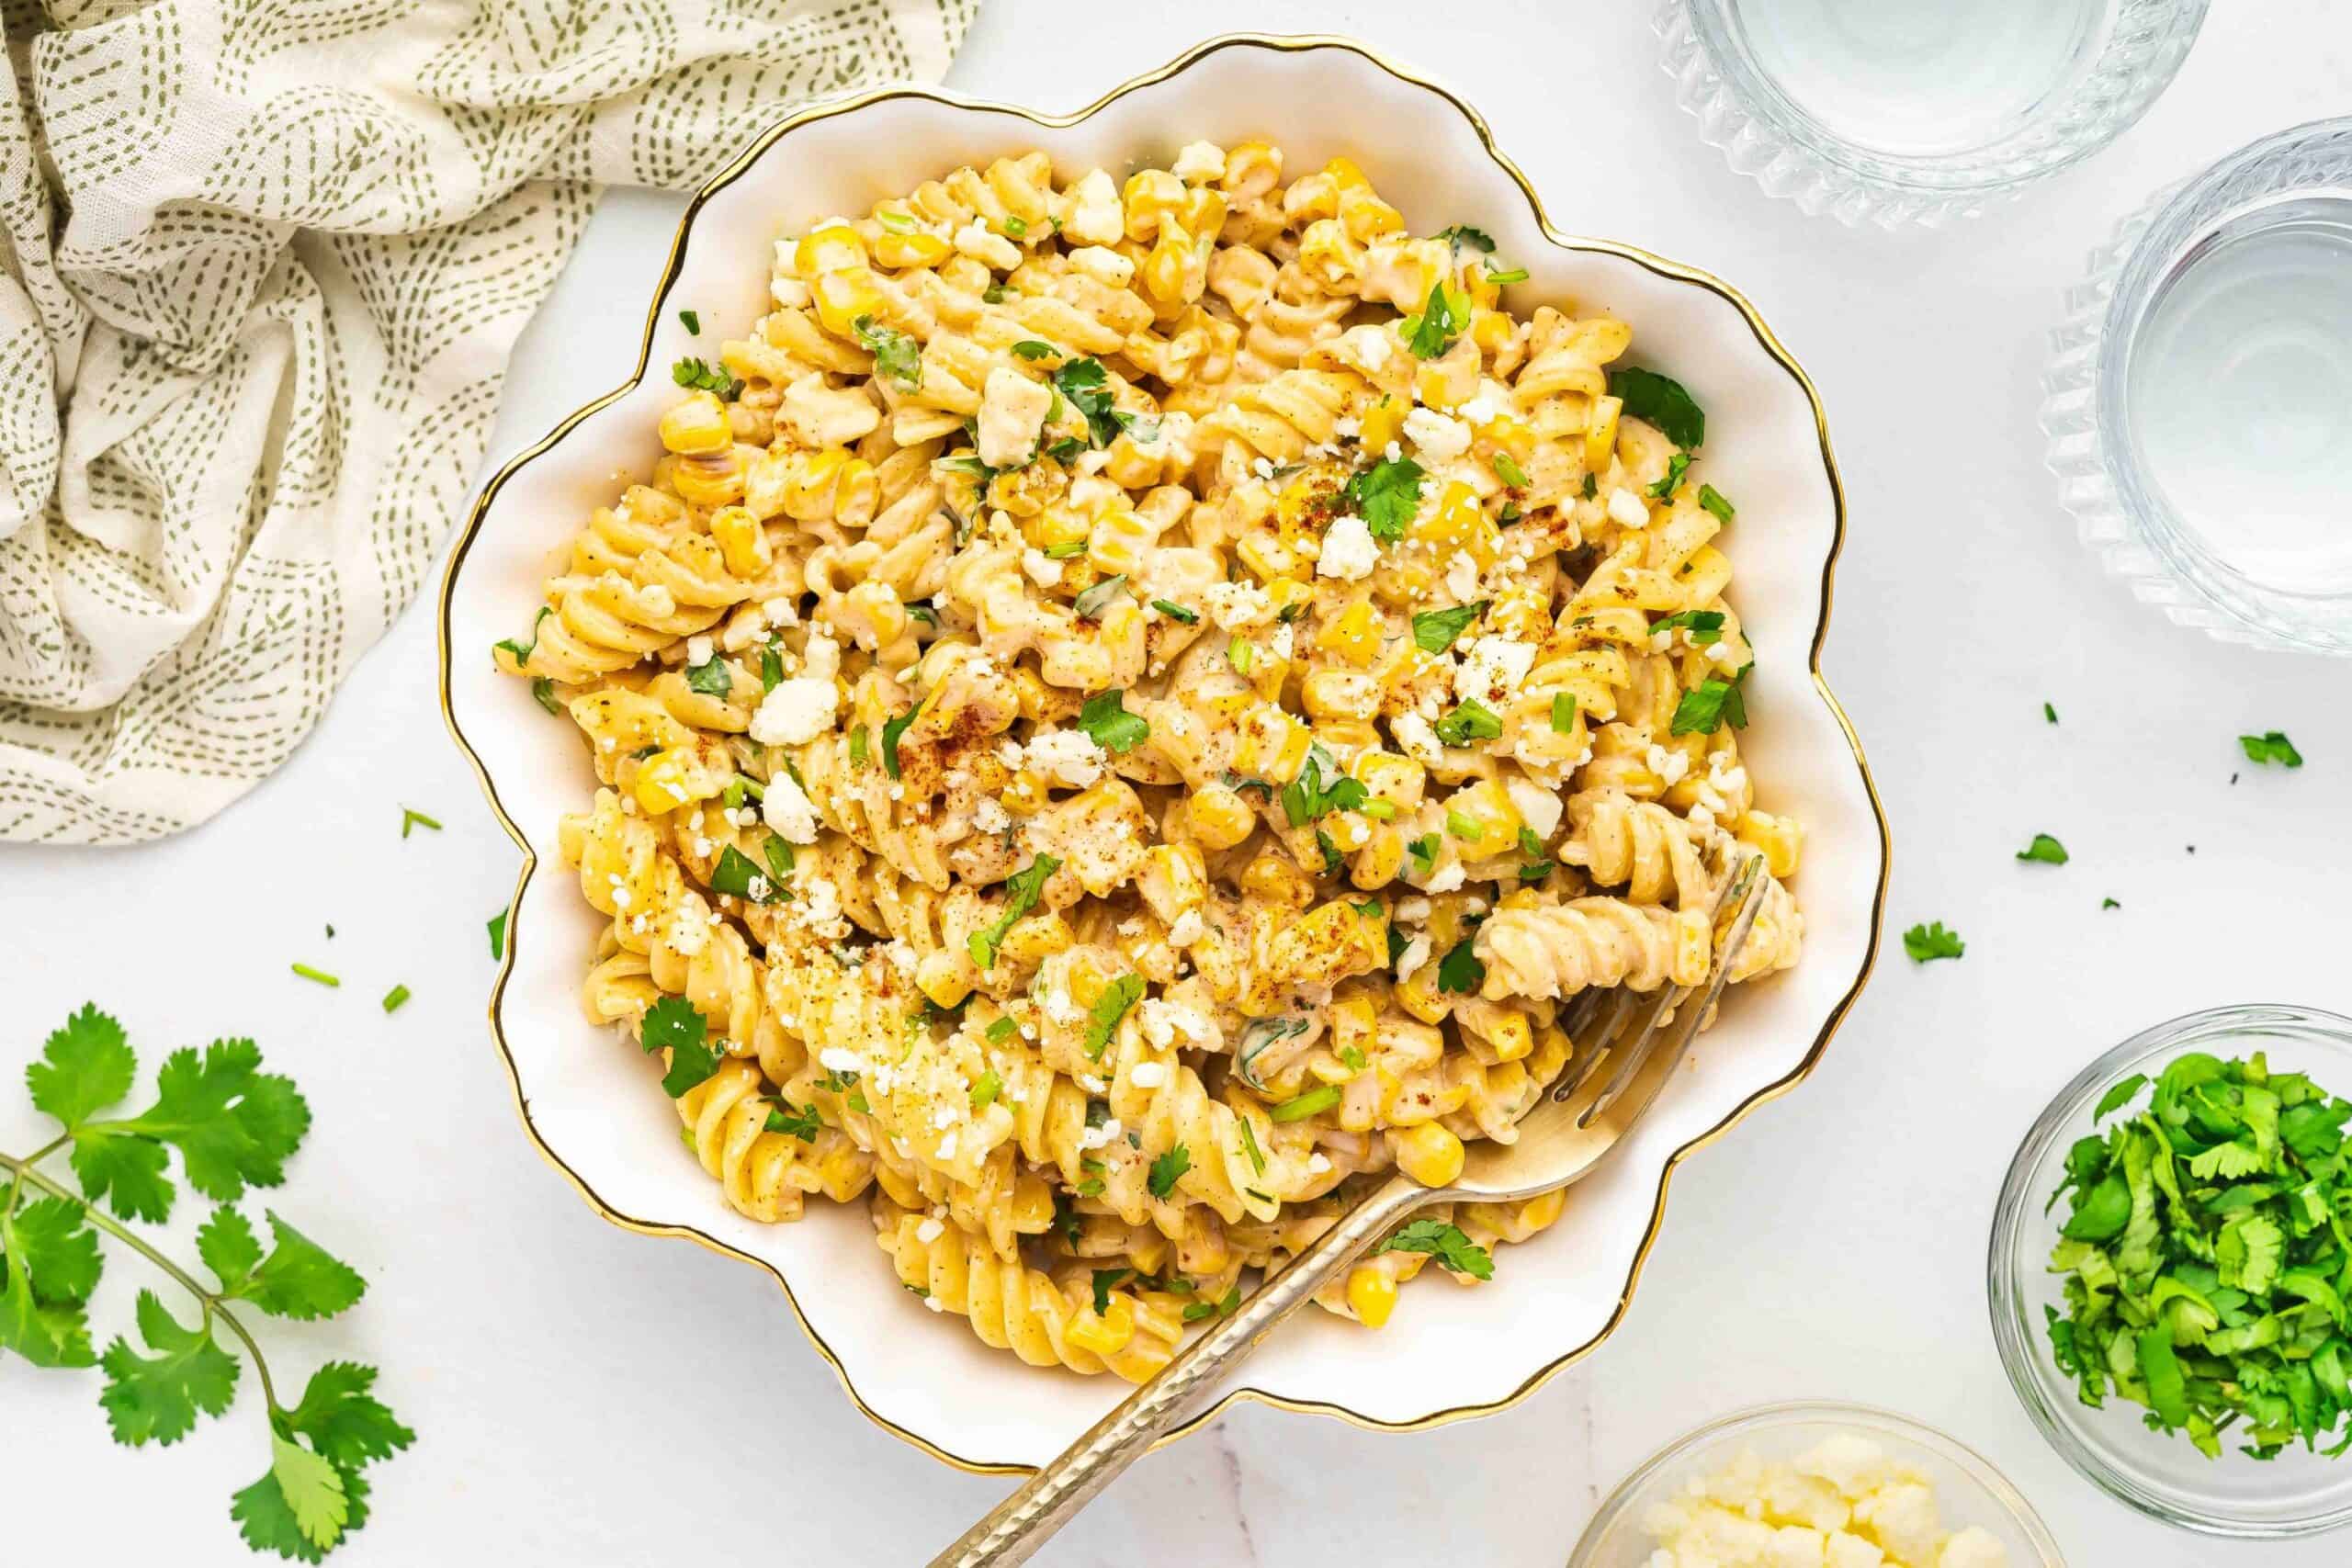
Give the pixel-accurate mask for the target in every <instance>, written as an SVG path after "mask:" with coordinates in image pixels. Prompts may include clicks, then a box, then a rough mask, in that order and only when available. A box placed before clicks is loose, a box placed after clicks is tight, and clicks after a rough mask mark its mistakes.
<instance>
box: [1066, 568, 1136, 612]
mask: <svg viewBox="0 0 2352 1568" xmlns="http://www.w3.org/2000/svg"><path fill="white" fill-rule="evenodd" d="M1125 592H1127V574H1126V573H1125V572H1123V571H1122V572H1114V573H1113V574H1112V575H1111V576H1109V577H1106V578H1104V579H1103V581H1100V582H1098V583H1095V584H1094V585H1093V586H1092V587H1091V588H1088V589H1087V590H1086V591H1085V592H1081V593H1080V594H1079V596H1078V597H1077V599H1075V600H1074V601H1072V602H1071V604H1070V612H1071V613H1072V614H1073V615H1077V616H1078V618H1079V619H1080V620H1081V621H1099V620H1101V619H1102V618H1103V611H1105V610H1107V609H1109V608H1110V607H1111V602H1112V601H1113V600H1114V599H1116V598H1118V596H1119V595H1120V594H1122V593H1125Z"/></svg>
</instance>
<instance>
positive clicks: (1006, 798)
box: [998, 768, 1049, 817]
mask: <svg viewBox="0 0 2352 1568" xmlns="http://www.w3.org/2000/svg"><path fill="white" fill-rule="evenodd" d="M1048 798H1049V797H1048V795H1046V781H1045V780H1044V779H1042V778H1040V777H1038V776H1037V771H1036V770H1035V768H1023V769H1022V770H1021V771H1020V772H1019V773H1015V774H1013V775H1012V783H1011V784H1006V785H1005V786H1004V792H1003V794H1002V795H1000V796H999V797H998V799H999V803H1000V804H1001V805H1002V806H1003V807H1004V808H1005V809H1006V810H1007V811H1010V812H1012V814H1013V815H1014V816H1015V817H1029V816H1034V815H1035V813H1037V812H1040V811H1043V810H1044V809H1045V808H1046V800H1047V799H1048Z"/></svg>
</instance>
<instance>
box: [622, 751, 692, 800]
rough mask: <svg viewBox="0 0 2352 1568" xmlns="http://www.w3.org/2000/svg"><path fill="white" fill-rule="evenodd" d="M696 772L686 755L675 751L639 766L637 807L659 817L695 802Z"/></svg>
mask: <svg viewBox="0 0 2352 1568" xmlns="http://www.w3.org/2000/svg"><path fill="white" fill-rule="evenodd" d="M694 775H695V768H694V767H693V765H692V763H691V762H690V761H689V760H688V758H687V756H686V754H685V753H684V752H683V751H680V750H675V749H674V748H673V749H672V750H667V751H656V752H655V753H654V754H653V755H652V756H650V757H648V758H646V759H645V761H642V762H640V763H639V764H638V769H637V782H636V784H634V785H633V786H632V787H633V789H634V791H635V793H636V795H637V804H638V805H639V807H642V808H643V809H644V810H646V811H648V812H650V813H651V814H652V815H654V816H656V817H658V816H660V815H661V814H662V813H663V812H665V811H675V810H676V809H677V808H678V807H681V806H684V805H686V804H688V803H689V802H691V801H692V800H694V798H695V794H694Z"/></svg>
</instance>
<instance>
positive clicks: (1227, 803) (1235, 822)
mask: <svg viewBox="0 0 2352 1568" xmlns="http://www.w3.org/2000/svg"><path fill="white" fill-rule="evenodd" d="M1184 820H1185V825H1186V827H1187V828H1188V829H1190V830H1191V832H1192V835H1193V838H1194V839H1195V840H1199V842H1201V843H1202V844H1204V845H1205V846H1207V847H1208V848H1210V849H1212V850H1229V849H1231V848H1232V847H1233V846H1234V845H1236V844H1238V843H1239V842H1240V841H1241V840H1244V839H1246V838H1248V837H1249V836H1250V833H1251V832H1252V831H1253V830H1254V829H1256V828H1257V826H1258V814H1257V813H1256V812H1254V811H1252V810H1251V809H1250V803H1249V802H1248V801H1246V800H1243V799H1242V798H1241V796H1240V795H1238V794H1236V793H1235V792H1233V791H1232V790H1229V789H1227V788H1226V787H1225V786H1224V785H1223V784H1210V785H1208V786H1207V787H1206V788H1204V789H1202V790H1199V791H1197V792H1195V793H1194V795H1193V798H1192V799H1191V800H1189V801H1187V802H1185V805H1184Z"/></svg>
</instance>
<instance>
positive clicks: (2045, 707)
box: [2041, 703, 2058, 724]
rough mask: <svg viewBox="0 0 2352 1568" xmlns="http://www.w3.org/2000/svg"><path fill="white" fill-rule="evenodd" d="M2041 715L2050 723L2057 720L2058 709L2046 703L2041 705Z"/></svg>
mask: <svg viewBox="0 0 2352 1568" xmlns="http://www.w3.org/2000/svg"><path fill="white" fill-rule="evenodd" d="M2041 716H2042V717H2043V718H2045V719H2047V720H2049V721H2050V722H2051V723H2052V724H2055V723H2057V722H2058V710H2057V709H2056V708H2055V707H2053V706H2052V705H2050V704H2048V703H2044V704H2042V705H2041Z"/></svg>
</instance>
